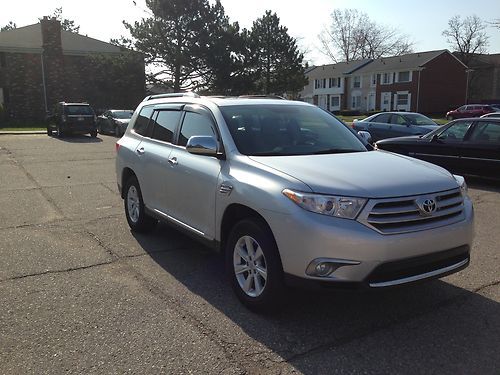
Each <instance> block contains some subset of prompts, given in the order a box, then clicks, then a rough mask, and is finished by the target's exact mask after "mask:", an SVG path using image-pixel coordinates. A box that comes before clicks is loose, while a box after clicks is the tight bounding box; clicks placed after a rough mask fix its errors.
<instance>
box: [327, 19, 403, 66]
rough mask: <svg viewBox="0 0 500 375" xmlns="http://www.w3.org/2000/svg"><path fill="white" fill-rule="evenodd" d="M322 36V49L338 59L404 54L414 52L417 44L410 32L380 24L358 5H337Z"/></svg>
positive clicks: (334, 58) (332, 57)
mask: <svg viewBox="0 0 500 375" xmlns="http://www.w3.org/2000/svg"><path fill="white" fill-rule="evenodd" d="M319 40H320V42H321V45H322V47H323V49H322V50H321V52H322V53H323V54H325V55H326V56H328V57H329V58H331V59H332V61H333V62H335V63H336V62H339V61H351V60H357V59H367V58H373V59H376V58H379V57H383V56H392V55H400V54H404V53H409V52H411V51H412V46H413V43H412V42H411V41H410V40H409V37H408V36H407V35H404V34H401V33H400V32H399V31H398V30H397V29H395V28H390V27H386V26H383V25H379V24H377V23H376V22H374V21H372V20H370V18H369V17H368V15H367V14H366V13H363V12H360V11H358V10H357V9H344V10H340V9H335V10H334V11H333V12H332V14H331V24H330V26H329V27H325V28H324V30H323V32H322V33H321V34H320V35H319Z"/></svg>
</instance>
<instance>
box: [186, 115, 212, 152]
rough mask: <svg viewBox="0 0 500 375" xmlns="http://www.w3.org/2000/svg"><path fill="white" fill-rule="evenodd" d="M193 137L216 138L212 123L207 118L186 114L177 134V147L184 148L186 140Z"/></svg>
mask: <svg viewBox="0 0 500 375" xmlns="http://www.w3.org/2000/svg"><path fill="white" fill-rule="evenodd" d="M195 135H208V136H212V137H215V136H216V134H215V130H214V128H213V124H212V121H211V120H210V118H209V117H208V116H203V115H200V114H199V113H194V112H186V116H184V121H183V122H182V128H181V132H180V134H179V145H181V146H185V145H186V144H187V141H188V139H189V138H190V137H192V136H195Z"/></svg>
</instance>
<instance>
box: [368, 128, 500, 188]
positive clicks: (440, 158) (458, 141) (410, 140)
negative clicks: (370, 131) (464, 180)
mask: <svg viewBox="0 0 500 375" xmlns="http://www.w3.org/2000/svg"><path fill="white" fill-rule="evenodd" d="M375 148H377V149H379V150H387V151H392V152H396V153H398V154H402V155H408V156H411V157H415V158H418V159H422V160H426V161H428V162H431V163H434V164H437V165H440V166H442V167H444V168H446V169H448V170H450V171H452V172H453V173H461V174H466V175H477V176H481V177H487V178H494V179H500V119H497V118H471V119H461V120H455V121H453V122H450V123H448V124H447V125H444V126H443V127H442V128H440V129H437V130H436V131H433V132H432V133H429V134H426V135H424V136H422V137H403V138H395V139H384V140H382V141H379V142H377V143H376V145H375Z"/></svg>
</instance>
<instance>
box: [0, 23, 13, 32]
mask: <svg viewBox="0 0 500 375" xmlns="http://www.w3.org/2000/svg"><path fill="white" fill-rule="evenodd" d="M14 29H17V25H16V23H15V22H12V21H9V23H8V24H7V25H5V26H3V27H0V31H9V30H14Z"/></svg>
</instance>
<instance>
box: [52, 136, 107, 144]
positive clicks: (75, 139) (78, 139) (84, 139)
mask: <svg viewBox="0 0 500 375" xmlns="http://www.w3.org/2000/svg"><path fill="white" fill-rule="evenodd" d="M54 138H55V139H57V140H59V141H62V142H67V143H100V142H102V139H101V138H99V137H91V136H90V135H65V136H63V137H57V136H54Z"/></svg>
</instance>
